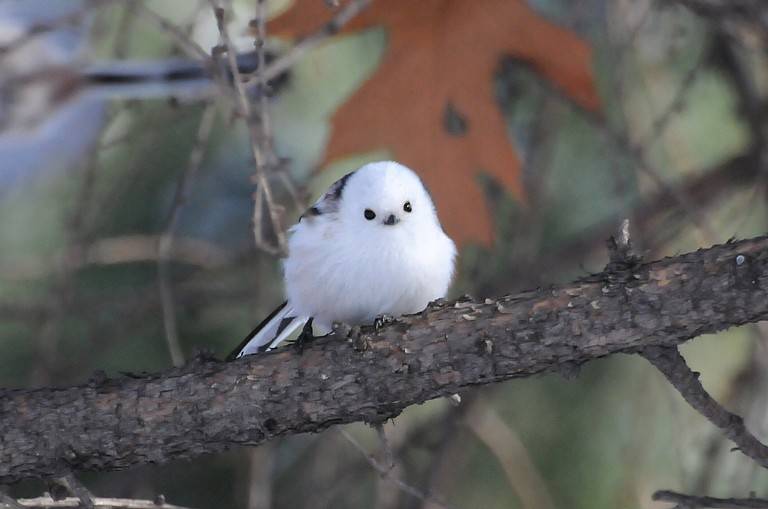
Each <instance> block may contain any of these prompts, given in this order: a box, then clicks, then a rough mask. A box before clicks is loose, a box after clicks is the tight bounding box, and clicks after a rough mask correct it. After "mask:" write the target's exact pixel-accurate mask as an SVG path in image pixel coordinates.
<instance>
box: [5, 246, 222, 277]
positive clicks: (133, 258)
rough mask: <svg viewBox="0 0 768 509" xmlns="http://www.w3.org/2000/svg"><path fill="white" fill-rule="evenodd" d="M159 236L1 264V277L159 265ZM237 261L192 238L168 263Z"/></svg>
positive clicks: (212, 266)
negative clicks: (59, 269)
mask: <svg viewBox="0 0 768 509" xmlns="http://www.w3.org/2000/svg"><path fill="white" fill-rule="evenodd" d="M159 241H160V237H159V236H157V235H125V236H120V237H107V238H103V239H96V240H93V241H91V242H89V243H88V244H85V245H81V246H70V247H68V248H65V249H62V250H61V251H60V252H59V253H57V254H56V255H54V256H52V257H46V256H41V257H33V256H28V257H25V258H19V259H12V260H9V261H7V262H5V263H2V264H0V277H2V279H4V280H8V281H23V280H28V279H37V278H42V277H46V276H48V275H50V274H51V273H52V272H54V271H56V267H57V266H59V265H61V264H66V265H67V266H68V268H69V269H70V270H73V271H75V270H80V269H83V268H85V267H89V266H93V265H120V264H124V263H137V262H152V263H157V261H158V257H159V255H158V244H159ZM235 258H236V256H235V255H234V254H233V253H229V252H228V251H226V250H225V249H222V248H220V247H218V246H216V245H215V244H212V243H210V242H207V241H205V240H201V239H195V238H192V237H176V238H175V239H174V243H173V250H172V251H171V252H170V253H169V254H168V260H169V261H173V262H175V263H185V264H189V265H194V266H197V267H202V268H205V269H216V268H220V267H223V266H226V265H228V264H230V263H232V261H233V260H234V259H235Z"/></svg>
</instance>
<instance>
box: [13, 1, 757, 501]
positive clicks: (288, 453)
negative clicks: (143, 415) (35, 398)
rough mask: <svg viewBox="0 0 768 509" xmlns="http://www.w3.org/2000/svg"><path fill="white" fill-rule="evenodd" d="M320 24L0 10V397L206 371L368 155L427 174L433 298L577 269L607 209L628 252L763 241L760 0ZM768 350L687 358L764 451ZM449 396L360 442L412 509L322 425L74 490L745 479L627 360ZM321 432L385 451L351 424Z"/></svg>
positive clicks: (87, 10) (751, 333)
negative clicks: (447, 285) (452, 248)
mask: <svg viewBox="0 0 768 509" xmlns="http://www.w3.org/2000/svg"><path fill="white" fill-rule="evenodd" d="M336 3H337V2H332V1H323V0H297V1H295V2H292V1H289V0H265V1H262V2H257V1H256V0H232V1H231V2H224V3H221V4H216V3H215V2H209V1H206V0H203V1H193V0H157V1H150V0H112V1H108V0H99V1H89V0H0V218H2V220H0V386H2V387H35V386H49V385H67V384H74V383H82V382H84V381H86V380H88V378H89V377H91V376H92V374H93V372H94V371H95V370H104V371H106V372H107V374H108V375H110V376H118V375H119V374H120V373H124V372H144V371H158V370H162V369H164V368H167V367H169V366H171V365H173V364H180V363H183V362H184V361H185V359H189V358H190V357H191V356H193V355H194V353H195V352H196V351H197V350H199V349H208V350H212V351H213V352H215V354H216V355H217V356H219V357H223V356H225V355H226V354H227V353H229V351H230V350H231V349H232V348H234V347H235V346H236V345H237V344H238V343H239V342H240V340H241V339H242V337H244V335H245V334H246V333H247V332H248V331H250V330H251V328H252V327H253V326H254V325H255V324H257V323H258V322H259V321H260V320H261V319H262V318H263V317H264V316H265V315H266V314H268V313H269V312H270V311H271V310H272V309H273V308H274V307H275V306H277V305H278V304H279V303H280V302H282V287H281V274H280V261H279V255H280V252H281V250H282V248H283V246H282V243H283V241H284V239H283V235H282V232H283V231H284V229H285V227H287V226H289V225H290V224H292V223H293V222H294V221H295V220H296V218H297V217H298V215H299V214H300V213H301V212H302V211H303V208H304V207H305V206H307V205H308V204H309V203H311V201H312V200H314V199H315V198H316V197H317V195H318V194H319V192H320V191H321V190H323V189H324V188H325V187H326V186H327V185H328V184H329V183H330V182H332V181H333V180H335V179H336V178H338V177H339V176H341V175H343V174H344V173H346V172H348V171H350V170H352V169H354V168H356V167H357V166H359V165H360V164H361V163H363V162H366V161H370V160H376V159H382V158H394V159H397V160H400V161H402V162H403V163H405V164H408V165H410V166H412V167H413V168H414V169H415V170H416V171H418V172H419V173H420V174H421V175H422V177H423V178H424V180H425V181H426V182H427V184H428V186H429V187H430V189H431V191H432V193H433V195H434V197H435V201H436V203H437V207H438V212H439V214H440V216H441V218H442V220H443V224H444V225H445V227H446V230H447V231H448V233H449V234H450V235H451V236H452V237H453V238H454V239H456V240H457V241H458V242H459V243H460V245H461V257H460V268H459V271H458V276H457V279H456V282H455V284H454V286H453V288H452V295H454V296H457V295H460V294H464V293H469V294H472V295H475V296H478V297H485V296H493V295H499V294H503V293H508V292H515V291H519V290H523V289H527V288H532V287H536V286H547V285H551V284H558V283H564V282H567V281H569V280H572V279H573V278H576V277H578V276H582V275H585V274H587V273H590V272H597V271H599V270H601V269H602V267H604V265H605V263H606V261H607V252H606V249H605V240H606V239H607V238H608V236H609V235H611V234H612V233H613V232H614V231H615V230H616V228H617V226H618V224H619V223H620V221H621V220H622V219H623V218H629V219H630V222H631V225H632V234H633V239H634V243H635V246H636V248H637V250H638V252H640V253H641V254H643V256H645V257H646V258H647V259H655V258H659V257H662V256H665V255H672V254H676V253H681V252H685V251H689V250H693V249H696V248H698V247H705V246H708V245H711V244H713V243H718V242H724V241H726V240H727V239H729V238H731V237H737V238H743V237H749V236H753V235H757V234H761V233H763V232H765V230H766V226H767V223H768V214H767V213H768V210H766V200H765V197H766V194H765V193H766V186H765V184H766V178H765V176H766V175H768V163H766V153H765V150H766V129H767V128H768V122H767V119H768V102H767V101H768V10H767V7H768V6H765V5H763V4H762V3H760V1H759V0H756V1H753V2H750V1H747V0H744V1H739V2H726V1H723V2H718V0H685V1H683V0H679V1H666V2H656V1H653V0H475V1H473V2H460V1H458V0H456V1H449V0H430V1H426V0H424V1H422V2H408V1H405V0H402V1H395V0H388V1H386V2H385V1H384V0H374V1H372V2H359V1H358V2H354V1H352V2H350V1H343V2H338V3H339V4H340V5H335V4H336ZM215 5H219V6H220V7H221V8H222V11H220V15H219V16H218V20H217V16H216V13H215V9H214V8H213V6H215ZM267 14H268V15H269V17H270V22H269V23H268V24H266V26H264V25H263V23H259V21H258V20H259V19H263V17H260V16H262V15H264V16H266V15H267ZM332 18H333V19H334V20H335V21H334V22H332V23H331V25H324V23H325V22H327V21H328V20H331V19H332ZM217 21H218V22H217ZM324 27H325V28H324ZM336 32H339V33H336ZM265 34H266V38H264V37H263V36H264V35H265ZM255 42H256V43H257V44H256V45H254V43H255ZM255 50H257V51H255ZM254 51H255V52H254ZM260 61H261V64H262V67H261V68H262V69H266V70H265V71H264V72H265V73H266V74H267V75H268V76H267V77H266V78H265V77H264V75H263V74H259V73H255V72H254V71H255V70H256V69H257V68H258V66H259V62H260ZM265 65H266V67H264V66H265ZM233 76H234V78H233ZM372 291H373V289H372ZM766 333H768V329H766V327H765V326H763V325H752V326H745V327H742V328H738V329H733V330H730V331H727V332H724V333H721V334H719V335H717V336H716V337H715V336H707V337H702V338H699V339H696V340H695V341H692V342H690V343H688V344H686V345H685V346H684V348H683V353H684V355H685V356H686V358H687V359H688V360H689V363H690V364H691V366H692V367H693V369H695V370H697V371H700V372H701V373H702V380H703V382H704V385H705V386H706V387H707V389H708V390H710V391H711V392H712V393H713V395H715V397H717V398H718V399H719V400H721V401H722V402H723V403H724V404H725V405H726V407H728V408H729V409H731V410H733V411H736V412H737V413H740V414H741V415H743V416H744V417H745V418H746V420H747V423H748V425H749V426H750V427H751V428H752V429H753V430H755V431H756V432H757V434H758V436H762V437H763V438H766V437H768V405H766V401H767V399H766V395H768V381H767V380H766V375H765V372H766V371H765V365H766V363H768V352H767V351H766V341H767V339H766ZM461 396H462V399H463V402H462V404H461V405H459V406H453V405H451V404H449V403H448V402H447V401H446V400H436V401H432V402H429V403H427V404H424V405H421V406H418V407H413V408H410V409H408V410H407V411H405V412H404V413H403V415H401V416H400V417H398V418H397V419H396V420H395V421H394V422H392V423H388V424H387V425H386V427H385V429H386V432H387V435H388V437H389V441H390V443H391V444H392V447H393V449H394V451H395V453H396V467H395V470H394V474H393V475H395V476H396V477H398V478H400V479H402V480H403V481H404V482H407V483H408V484H409V485H411V486H414V487H416V488H418V489H419V490H420V491H422V492H424V493H431V494H433V495H434V499H431V500H422V499H419V498H418V497H413V496H411V495H409V494H407V493H405V492H404V491H402V490H400V489H398V488H397V487H396V486H395V485H394V484H393V483H392V482H390V481H388V480H384V479H381V478H380V477H379V475H378V474H377V473H376V471H375V470H374V469H373V468H371V466H370V465H369V463H368V461H367V460H366V457H365V456H364V455H362V454H361V453H360V451H359V450H357V449H356V448H355V447H354V446H353V445H352V444H351V443H350V441H349V440H348V439H347V438H346V437H345V436H344V435H343V434H341V433H340V432H339V430H338V429H330V430H328V431H326V432H324V433H322V434H319V435H308V436H294V437H288V438H286V439H282V440H277V441H274V442H271V443H269V444H267V445H265V446H262V447H259V448H256V449H246V448H242V449H238V450H234V451H231V452H230V453H227V454H223V455H219V456H215V457H202V458H198V459H197V460H195V461H193V462H184V463H178V464H169V465H162V466H147V467H143V468H139V469H135V470H130V471H126V472H114V473H105V474H87V475H83V476H82V479H83V481H84V482H85V484H86V485H87V486H88V487H89V488H91V489H92V491H93V492H94V493H95V494H96V495H99V496H113V497H137V498H152V497H154V496H155V495H156V494H159V493H163V494H165V496H166V499H167V500H168V501H169V502H171V503H174V504H179V505H183V506H187V507H193V508H224V507H226V508H229V507H231V508H246V507H247V508H253V509H256V508H269V507H274V508H310V507H311V508H331V507H333V508H359V507H371V508H377V509H386V508H401V507H402V508H410V509H415V508H421V509H427V508H429V509H434V508H437V507H441V505H439V503H438V502H437V501H442V502H443V503H444V506H445V507H453V508H464V509H467V508H510V507H512V508H517V507H519V508H529V509H533V508H545V509H546V508H556V507H558V508H566V507H567V508H591V509H600V508H615V507H627V508H631V507H656V506H658V507H662V506H663V504H661V503H654V502H651V500H650V495H651V493H652V492H653V491H654V490H656V489H661V488H669V489H677V490H682V491H687V492H693V493H697V494H713V495H720V496H746V495H747V494H748V493H749V492H750V491H755V492H756V493H757V494H758V495H765V494H766V490H767V489H768V475H766V473H765V472H764V471H762V470H760V469H759V468H758V467H757V466H755V465H754V464H752V463H751V462H750V461H748V460H747V459H745V458H744V457H742V456H741V455H740V454H738V453H736V452H731V451H730V449H731V443H730V442H728V441H726V440H724V439H723V438H722V437H721V436H720V434H719V433H718V432H717V431H715V430H714V428H713V427H712V426H711V425H709V424H708V423H707V422H706V421H705V420H704V418H703V417H701V416H699V415H697V414H695V413H694V412H693V411H692V410H690V409H689V408H688V407H687V406H686V405H685V404H684V403H683V401H682V399H681V398H680V397H679V396H678V395H677V393H675V392H674V390H673V389H672V388H671V387H669V386H668V385H667V384H666V382H665V381H664V380H663V379H662V378H661V376H660V375H659V374H658V373H656V372H655V371H654V369H652V368H651V366H650V365H649V364H648V363H647V362H646V361H644V360H643V359H641V358H638V357H635V356H631V357H630V356H613V357H611V358H608V359H604V360H601V361H598V362H593V363H591V364H589V365H587V366H585V367H584V368H583V369H582V370H581V372H580V373H579V374H578V376H577V377H575V378H573V379H569V380H566V379H564V378H562V377H561V376H559V375H547V376H540V377H537V378H533V379H523V380H515V381H511V382H507V383H503V384H498V385H494V386H488V387H483V388H478V389H472V390H467V391H466V392H465V393H463V394H462V395H461ZM344 430H345V431H346V432H347V433H349V436H351V437H353V439H354V440H356V441H357V442H359V444H360V445H361V446H362V447H364V448H365V449H366V450H367V451H369V452H370V453H376V451H377V450H378V449H379V447H380V444H379V441H378V438H377V435H376V432H375V431H374V430H372V429H370V428H368V427H366V426H364V425H351V426H346V427H344ZM44 489H45V487H44V486H43V485H42V483H34V482H30V483H25V484H22V485H19V486H14V487H12V488H11V493H12V494H14V495H17V496H35V495H38V494H39V493H40V492H41V491H43V490H44Z"/></svg>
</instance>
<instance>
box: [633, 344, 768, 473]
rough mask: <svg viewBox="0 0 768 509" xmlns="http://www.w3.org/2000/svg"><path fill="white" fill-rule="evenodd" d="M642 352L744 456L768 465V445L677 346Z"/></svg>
mask: <svg viewBox="0 0 768 509" xmlns="http://www.w3.org/2000/svg"><path fill="white" fill-rule="evenodd" d="M642 355H643V357H645V358H646V359H647V360H648V361H649V362H650V363H651V364H653V365H654V366H655V367H656V369H658V370H659V371H661V373H662V374H663V375H664V376H665V377H666V378H667V380H668V381H669V383H671V384H672V386H673V387H674V388H675V389H677V391H678V392H679V393H680V395H681V396H683V398H684V399H685V401H687V402H688V404H689V405H691V407H693V408H694V410H696V411H697V412H699V413H700V414H701V415H703V416H704V417H706V418H707V419H709V421H710V422H711V423H712V424H714V425H715V426H717V427H718V428H720V430H721V431H722V432H723V433H724V434H725V436H727V437H728V438H729V439H730V440H731V441H733V442H734V443H735V444H736V445H737V446H738V448H739V450H740V451H741V452H742V453H743V454H744V455H746V456H748V457H750V458H752V459H753V460H754V461H755V462H757V463H758V464H759V465H761V466H762V467H764V468H768V447H766V446H765V445H764V444H762V443H761V442H760V441H759V440H758V439H757V438H755V436H754V435H753V434H752V433H750V431H749V430H748V429H747V427H746V426H745V425H744V420H743V419H742V418H741V417H739V416H738V415H735V414H732V413H730V412H728V411H727V410H726V409H725V408H723V407H722V406H720V404H719V403H718V402H717V401H715V400H714V398H712V396H710V395H709V393H708V392H707V391H706V390H705V389H704V387H703V386H702V385H701V382H700V381H699V377H698V374H697V373H694V372H693V371H692V370H691V368H689V367H688V364H686V362H685V359H684V358H683V356H682V355H681V354H680V351H679V350H678V349H677V347H648V348H645V349H644V350H643V351H642Z"/></svg>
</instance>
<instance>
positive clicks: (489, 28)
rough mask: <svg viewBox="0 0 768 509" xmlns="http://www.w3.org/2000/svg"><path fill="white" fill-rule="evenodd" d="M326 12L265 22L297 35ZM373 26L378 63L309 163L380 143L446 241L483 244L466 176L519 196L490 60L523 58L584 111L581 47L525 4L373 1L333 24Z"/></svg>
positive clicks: (588, 92) (487, 217)
mask: <svg viewBox="0 0 768 509" xmlns="http://www.w3.org/2000/svg"><path fill="white" fill-rule="evenodd" d="M333 13H334V11H333V10H331V9H329V8H328V6H327V5H326V3H325V2H322V1H321V0H296V1H295V2H294V4H293V5H292V6H291V7H290V8H289V9H288V10H287V11H285V12H284V13H282V14H281V15H279V16H277V17H276V18H275V19H273V20H272V21H270V23H269V25H268V30H269V33H270V34H272V35H278V36H285V37H292V38H299V37H302V36H306V35H308V34H310V33H312V32H314V31H315V30H317V29H318V28H319V27H320V26H321V25H322V24H323V23H325V22H326V21H328V20H329V19H330V18H331V17H332V16H333ZM382 25H383V26H384V27H386V29H388V46H387V50H386V53H385V55H384V58H383V61H382V63H381V65H380V66H379V68H378V69H377V70H376V72H375V73H374V74H373V75H372V76H371V77H370V78H369V79H368V80H367V81H366V82H365V83H363V85H362V86H361V87H360V88H359V89H358V90H357V91H356V92H354V93H353V94H352V96H351V97H350V98H349V99H348V100H347V101H346V102H345V103H344V104H343V105H342V106H341V107H340V108H339V109H338V110H337V111H336V112H335V113H334V115H333V117H332V118H331V124H332V126H331V127H332V130H331V137H330V141H329V142H328V145H327V147H326V149H325V156H324V158H323V161H322V163H321V165H325V164H327V163H328V162H331V161H333V160H334V159H337V158H339V157H342V156H348V155H351V154H355V153H362V152H367V151H372V150H376V149H388V150H390V151H391V152H392V153H393V154H394V157H395V158H396V159H397V160H398V161H400V162H402V163H403V164H406V165H407V166H410V167H411V168H413V169H414V170H416V171H417V172H418V173H419V174H420V175H421V177H422V178H423V179H424V181H425V183H426V184H427V187H428V188H429V189H430V191H431V192H432V195H433V197H434V199H435V202H436V206H437V208H438V211H439V213H440V217H441V219H442V222H443V225H444V226H445V228H446V231H447V232H448V234H449V235H451V236H452V237H453V238H454V240H455V241H456V242H457V243H459V244H460V245H461V244H466V243H469V242H479V243H482V244H485V245H488V244H490V243H491V242H492V240H493V232H494V229H493V224H492V220H491V214H490V210H489V208H488V204H487V203H486V200H485V197H484V195H483V192H482V189H481V188H480V185H479V182H478V179H477V175H478V173H479V172H485V173H487V174H488V175H490V176H491V177H492V178H494V179H495V180H496V181H498V182H499V183H501V184H502V185H503V186H504V187H505V188H506V189H507V190H508V191H509V192H511V193H512V194H513V195H514V196H516V197H517V198H518V199H521V200H524V190H523V186H522V183H521V179H520V173H521V172H520V160H519V158H518V156H517V153H516V152H515V150H514V148H513V145H512V141H511V140H510V138H509V135H508V134H507V125H506V122H505V120H504V117H503V115H502V112H501V110H500V109H499V107H498V105H497V103H496V98H495V96H494V84H493V77H494V75H495V73H496V72H497V71H498V69H499V64H500V60H501V58H502V57H503V56H505V55H511V56H513V57H515V58H517V59H520V60H524V61H526V62H527V63H529V64H530V65H531V66H532V67H533V68H534V69H536V70H537V72H539V73H540V74H541V75H542V76H544V77H545V78H546V79H548V80H550V81H551V82H552V83H553V84H554V85H555V86H556V87H558V88H559V89H560V90H562V91H563V92H564V93H565V94H567V95H568V96H569V97H571V98H572V99H573V100H574V101H576V102H578V103H579V104H580V105H582V106H583V107H585V108H588V109H590V110H596V109H598V107H599V99H598V96H597V92H596V89H595V84H594V80H593V76H592V58H591V50H590V47H589V46H588V45H587V44H586V43H585V42H584V41H583V40H582V39H580V38H579V37H578V36H577V35H576V34H574V33H573V32H571V31H569V30H566V29H564V28H562V27H559V26H557V25H554V24H552V22H550V21H548V20H547V19H545V18H543V17H542V16H540V15H539V14H538V13H536V12H535V11H534V10H533V9H531V7H530V6H529V5H528V4H527V3H526V1H525V0H374V1H373V2H372V4H371V5H370V6H369V7H368V8H367V9H366V10H364V11H363V12H362V13H361V14H359V15H358V16H357V17H355V18H354V19H353V20H352V21H351V22H350V23H349V24H347V25H346V26H344V27H343V29H342V30H341V32H342V33H351V32H356V31H360V30H364V29H366V28H371V27H374V26H382Z"/></svg>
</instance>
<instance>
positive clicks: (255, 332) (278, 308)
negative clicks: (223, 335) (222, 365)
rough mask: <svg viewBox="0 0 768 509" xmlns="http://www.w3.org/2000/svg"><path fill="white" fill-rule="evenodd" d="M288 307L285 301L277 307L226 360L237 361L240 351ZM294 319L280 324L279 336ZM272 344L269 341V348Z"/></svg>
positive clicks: (288, 319) (291, 318) (284, 320)
mask: <svg viewBox="0 0 768 509" xmlns="http://www.w3.org/2000/svg"><path fill="white" fill-rule="evenodd" d="M287 305H288V301H285V302H283V303H282V304H280V305H279V306H278V307H277V309H275V310H274V311H272V312H271V313H270V314H269V316H268V317H266V318H265V319H264V320H262V321H261V323H260V324H259V325H257V326H256V328H255V329H253V330H252V331H251V332H250V333H248V335H247V336H245V339H243V340H242V341H241V342H240V344H239V345H237V348H235V349H234V350H233V351H232V352H231V353H230V354H229V355H227V358H226V360H227V361H233V360H235V359H236V358H237V355H238V354H239V353H240V351H241V350H242V349H243V348H245V345H247V344H248V343H249V342H250V341H251V339H253V337H254V336H255V335H256V334H258V333H259V331H260V330H261V329H263V328H264V326H265V325H267V324H268V323H269V322H271V321H272V319H273V318H274V317H275V316H277V314H278V313H279V312H280V311H282V310H283V308H285V306H287ZM294 319H295V318H294V317H290V318H284V319H283V321H282V322H281V323H280V326H279V327H278V331H277V335H279V334H280V332H282V331H283V330H284V329H285V328H286V327H287V326H288V324H289V323H291V322H292V321H293V320H294ZM286 321H287V322H288V323H285V322H286ZM270 343H272V341H269V342H268V343H267V347H269V345H270Z"/></svg>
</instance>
